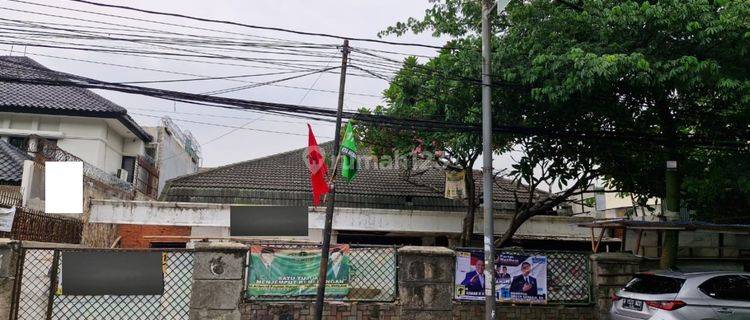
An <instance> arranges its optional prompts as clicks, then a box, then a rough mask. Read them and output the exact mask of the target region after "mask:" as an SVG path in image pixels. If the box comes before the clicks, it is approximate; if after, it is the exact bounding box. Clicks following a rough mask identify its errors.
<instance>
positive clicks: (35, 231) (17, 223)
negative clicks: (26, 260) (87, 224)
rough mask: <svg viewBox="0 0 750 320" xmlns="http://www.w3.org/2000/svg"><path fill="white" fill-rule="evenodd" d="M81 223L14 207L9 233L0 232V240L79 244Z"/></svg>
mask: <svg viewBox="0 0 750 320" xmlns="http://www.w3.org/2000/svg"><path fill="white" fill-rule="evenodd" d="M82 231H83V223H82V222H81V220H80V219H74V218H66V217H61V216H55V215H51V214H47V213H44V212H41V211H35V210H31V209H28V208H23V207H16V215H15V218H14V219H13V227H12V228H11V230H10V232H4V231H0V238H11V239H15V240H31V241H42V242H56V243H81V232H82Z"/></svg>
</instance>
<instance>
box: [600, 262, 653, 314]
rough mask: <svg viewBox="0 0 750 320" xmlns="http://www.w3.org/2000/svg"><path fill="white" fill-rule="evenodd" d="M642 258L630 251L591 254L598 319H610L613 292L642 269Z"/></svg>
mask: <svg viewBox="0 0 750 320" xmlns="http://www.w3.org/2000/svg"><path fill="white" fill-rule="evenodd" d="M640 263H641V258H640V257H637V256H635V255H632V254H629V253H621V252H607V253H596V254H592V255H591V272H592V276H591V279H592V282H593V286H594V299H595V302H596V312H597V316H598V319H609V309H610V308H611V307H612V300H611V297H612V294H613V293H615V292H616V291H617V290H618V289H620V288H622V287H623V286H624V285H625V284H626V283H628V281H630V279H631V278H632V277H633V275H634V274H636V273H637V272H638V270H639V269H640V267H639V265H640Z"/></svg>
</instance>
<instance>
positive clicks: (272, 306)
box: [240, 301, 401, 320]
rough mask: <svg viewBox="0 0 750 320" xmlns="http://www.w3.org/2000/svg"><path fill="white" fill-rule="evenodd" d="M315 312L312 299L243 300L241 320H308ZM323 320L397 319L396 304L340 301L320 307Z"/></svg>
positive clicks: (397, 309) (398, 319)
mask: <svg viewBox="0 0 750 320" xmlns="http://www.w3.org/2000/svg"><path fill="white" fill-rule="evenodd" d="M314 312H315V302H312V301H310V302H308V301H305V302H259V301H253V302H243V303H241V304H240V313H241V314H242V319H253V320H297V319H300V320H310V319H313V315H312V314H313V313H314ZM323 319H326V320H355V319H356V320H400V319H401V318H400V317H399V307H398V305H397V304H396V303H378V302H351V303H349V302H342V303H326V305H325V307H324V308H323Z"/></svg>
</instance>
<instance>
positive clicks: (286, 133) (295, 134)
mask: <svg viewBox="0 0 750 320" xmlns="http://www.w3.org/2000/svg"><path fill="white" fill-rule="evenodd" d="M133 114H135V115H139V116H143V117H150V118H162V116H154V115H150V114H144V113H137V112H133ZM169 118H170V119H172V120H174V121H180V122H185V123H193V124H202V125H206V126H214V127H222V128H233V129H237V130H250V131H258V132H265V133H278V134H285V135H292V136H303V137H307V133H295V132H288V131H278V130H265V129H254V128H245V127H238V126H230V125H225V124H218V123H211V122H203V121H193V120H187V119H176V118H173V117H169ZM321 137H322V138H328V139H333V138H332V137H327V136H321ZM201 145H205V143H202V144H201Z"/></svg>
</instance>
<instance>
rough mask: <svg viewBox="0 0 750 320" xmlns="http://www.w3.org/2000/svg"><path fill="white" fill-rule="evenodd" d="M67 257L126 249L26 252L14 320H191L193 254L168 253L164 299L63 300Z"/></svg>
mask: <svg viewBox="0 0 750 320" xmlns="http://www.w3.org/2000/svg"><path fill="white" fill-rule="evenodd" d="M65 251H114V252H124V251H125V250H122V249H89V248H85V249H84V248H71V249H68V248H21V251H20V253H19V259H18V263H17V265H16V267H17V269H16V279H15V284H14V286H13V288H14V289H13V304H12V306H11V308H12V309H11V313H10V320H24V319H30V320H31V319H33V320H37V319H188V315H189V310H190V294H191V289H192V280H193V252H192V251H190V250H184V249H182V250H181V249H176V250H161V249H159V250H142V251H158V252H162V253H163V260H162V264H163V272H164V293H163V294H162V295H128V296H126V295H122V296H119V295H95V296H72V295H62V294H61V292H60V290H58V285H59V284H60V281H61V280H62V279H61V275H62V268H64V267H65V262H64V261H63V259H62V253H63V252H65Z"/></svg>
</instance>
